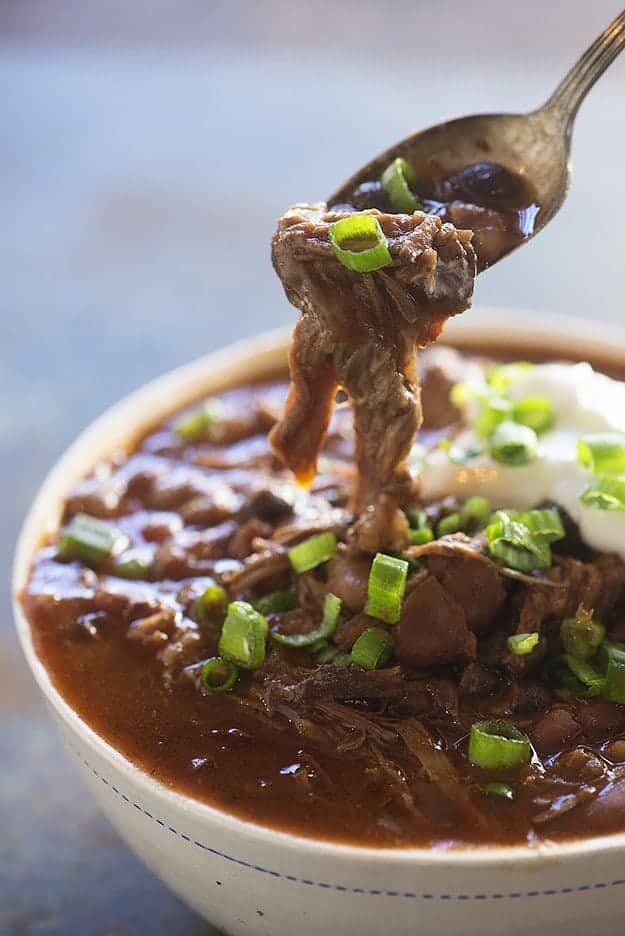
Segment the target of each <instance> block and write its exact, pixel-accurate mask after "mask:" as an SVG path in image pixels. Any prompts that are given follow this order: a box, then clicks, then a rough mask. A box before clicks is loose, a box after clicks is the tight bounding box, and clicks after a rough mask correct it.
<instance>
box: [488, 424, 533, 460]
mask: <svg viewBox="0 0 625 936" xmlns="http://www.w3.org/2000/svg"><path fill="white" fill-rule="evenodd" d="M490 453H491V455H492V457H493V458H494V459H495V461H498V462H500V464H502V465H510V466H514V467H520V466H522V465H529V464H531V463H532V462H533V461H534V460H535V459H536V456H537V455H538V438H537V436H536V433H535V432H534V430H533V429H530V428H529V427H528V426H520V425H519V424H518V423H515V422H512V421H511V420H504V422H501V423H499V425H498V426H497V428H496V429H495V431H494V432H493V434H492V436H491V440H490Z"/></svg>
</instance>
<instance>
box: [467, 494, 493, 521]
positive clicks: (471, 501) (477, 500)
mask: <svg viewBox="0 0 625 936" xmlns="http://www.w3.org/2000/svg"><path fill="white" fill-rule="evenodd" d="M492 512H493V511H492V507H491V505H490V501H489V500H487V499H486V498H485V497H481V496H480V495H479V494H476V495H475V496H474V497H468V498H467V499H466V500H465V502H464V504H463V505H462V508H461V509H460V518H461V520H462V525H463V528H464V529H467V528H469V527H472V528H475V527H477V528H481V527H485V526H486V524H487V523H488V521H489V520H490V517H491V514H492Z"/></svg>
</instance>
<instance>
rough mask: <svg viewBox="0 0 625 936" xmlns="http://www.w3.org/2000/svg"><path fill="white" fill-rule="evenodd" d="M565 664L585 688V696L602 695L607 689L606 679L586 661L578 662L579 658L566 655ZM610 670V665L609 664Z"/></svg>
mask: <svg viewBox="0 0 625 936" xmlns="http://www.w3.org/2000/svg"><path fill="white" fill-rule="evenodd" d="M564 662H565V663H566V665H567V666H568V668H569V669H570V671H571V672H572V673H573V675H574V676H575V677H576V679H578V680H579V681H580V683H581V684H582V685H583V686H584V687H585V689H586V692H585V695H586V696H588V697H589V698H592V697H593V696H598V695H601V693H602V692H603V691H604V690H605V688H606V677H605V676H603V675H602V674H601V673H600V672H599V671H598V670H596V669H595V668H594V666H591V665H590V663H587V662H586V661H585V660H578V659H577V657H574V656H571V655H570V654H568V653H565V654H564ZM608 669H609V663H608Z"/></svg>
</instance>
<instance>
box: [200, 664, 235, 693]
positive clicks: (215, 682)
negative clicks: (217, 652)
mask: <svg viewBox="0 0 625 936" xmlns="http://www.w3.org/2000/svg"><path fill="white" fill-rule="evenodd" d="M238 678H239V671H238V669H237V668H236V666H235V665H234V663H231V662H230V661H229V660H224V659H223V657H211V658H210V660H206V662H205V663H203V664H202V668H201V670H200V686H201V687H202V689H204V690H205V691H206V692H230V690H231V689H232V688H233V686H234V684H235V683H236V681H237V679H238Z"/></svg>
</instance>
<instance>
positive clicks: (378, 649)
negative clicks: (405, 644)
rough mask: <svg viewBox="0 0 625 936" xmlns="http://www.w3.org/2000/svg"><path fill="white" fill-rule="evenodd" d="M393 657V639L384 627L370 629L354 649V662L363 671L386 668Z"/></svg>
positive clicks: (364, 633)
mask: <svg viewBox="0 0 625 936" xmlns="http://www.w3.org/2000/svg"><path fill="white" fill-rule="evenodd" d="M392 655H393V638H392V637H391V635H390V634H389V632H388V631H386V630H384V628H383V627H368V628H367V629H366V630H365V631H363V632H362V634H361V635H360V637H358V638H357V639H356V641H355V643H354V646H353V647H352V662H353V663H355V664H356V665H357V666H362V667H363V669H367V670H374V669H381V667H383V666H385V665H386V664H387V663H388V661H389V660H390V658H391V657H392Z"/></svg>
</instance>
